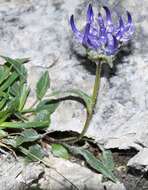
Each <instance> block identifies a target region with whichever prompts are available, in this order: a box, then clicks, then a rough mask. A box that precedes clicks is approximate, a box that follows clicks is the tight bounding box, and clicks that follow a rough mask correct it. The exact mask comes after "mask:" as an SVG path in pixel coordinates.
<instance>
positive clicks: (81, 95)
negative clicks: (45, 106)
mask: <svg viewBox="0 0 148 190" xmlns="http://www.w3.org/2000/svg"><path fill="white" fill-rule="evenodd" d="M65 95H66V96H77V97H79V98H81V99H82V100H83V101H84V103H85V105H86V107H87V111H88V112H89V113H90V112H91V109H92V100H91V97H90V96H89V95H87V94H86V93H85V92H83V91H81V90H79V89H72V90H66V91H55V92H53V93H52V94H51V96H57V97H58V98H60V97H61V96H62V97H64V96H65ZM59 96H60V97H59Z"/></svg>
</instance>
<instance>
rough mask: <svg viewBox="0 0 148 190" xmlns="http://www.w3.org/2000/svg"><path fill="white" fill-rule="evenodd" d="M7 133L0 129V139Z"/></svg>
mask: <svg viewBox="0 0 148 190" xmlns="http://www.w3.org/2000/svg"><path fill="white" fill-rule="evenodd" d="M7 135H8V133H7V132H5V131H4V130H2V129H0V139H1V138H3V137H5V136H7Z"/></svg>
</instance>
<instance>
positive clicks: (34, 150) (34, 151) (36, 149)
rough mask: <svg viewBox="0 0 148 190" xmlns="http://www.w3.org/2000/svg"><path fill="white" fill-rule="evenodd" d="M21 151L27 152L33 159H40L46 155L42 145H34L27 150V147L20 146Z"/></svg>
mask: <svg viewBox="0 0 148 190" xmlns="http://www.w3.org/2000/svg"><path fill="white" fill-rule="evenodd" d="M19 149H20V151H21V152H22V153H23V154H25V155H26V156H27V157H28V158H29V159H30V160H31V161H39V160H42V159H43V157H44V152H43V149H42V147H41V146H40V145H38V144H36V145H32V146H30V147H29V149H28V150H27V149H26V148H23V147H20V148H19Z"/></svg>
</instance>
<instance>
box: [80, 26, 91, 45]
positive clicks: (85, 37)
mask: <svg viewBox="0 0 148 190" xmlns="http://www.w3.org/2000/svg"><path fill="white" fill-rule="evenodd" d="M89 31H90V23H87V24H86V26H85V30H84V36H83V41H82V44H83V45H84V46H87V45H88V35H89Z"/></svg>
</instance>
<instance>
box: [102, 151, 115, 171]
mask: <svg viewBox="0 0 148 190" xmlns="http://www.w3.org/2000/svg"><path fill="white" fill-rule="evenodd" d="M100 160H101V161H102V163H103V164H104V166H105V167H106V168H108V169H109V170H110V171H114V169H115V165H114V161H113V157H112V152H111V151H110V150H104V149H102V155H101V156H100Z"/></svg>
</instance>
